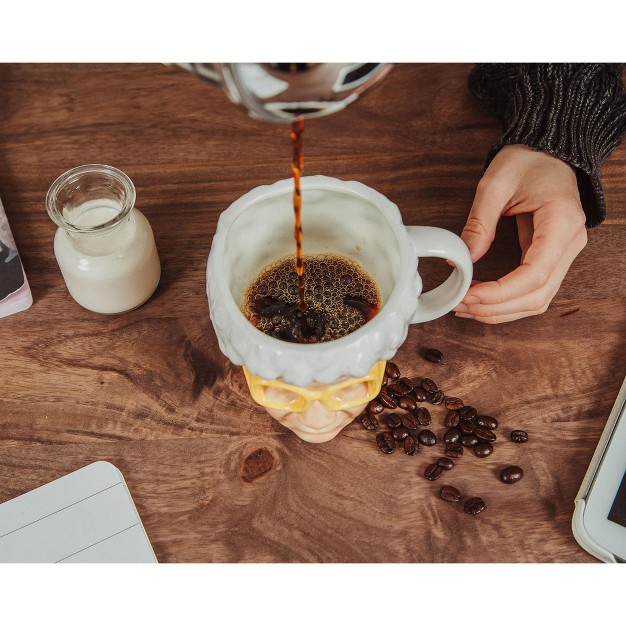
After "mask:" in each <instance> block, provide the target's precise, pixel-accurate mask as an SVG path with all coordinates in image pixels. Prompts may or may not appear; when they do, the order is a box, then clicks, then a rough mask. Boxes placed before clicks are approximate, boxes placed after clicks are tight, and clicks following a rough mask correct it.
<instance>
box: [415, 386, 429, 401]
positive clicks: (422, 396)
mask: <svg viewBox="0 0 626 626" xmlns="http://www.w3.org/2000/svg"><path fill="white" fill-rule="evenodd" d="M411 395H412V396H413V397H414V398H415V399H416V400H417V402H426V398H427V397H428V394H427V393H426V390H425V389H424V387H422V386H421V385H417V386H416V387H413V391H412V392H411Z"/></svg>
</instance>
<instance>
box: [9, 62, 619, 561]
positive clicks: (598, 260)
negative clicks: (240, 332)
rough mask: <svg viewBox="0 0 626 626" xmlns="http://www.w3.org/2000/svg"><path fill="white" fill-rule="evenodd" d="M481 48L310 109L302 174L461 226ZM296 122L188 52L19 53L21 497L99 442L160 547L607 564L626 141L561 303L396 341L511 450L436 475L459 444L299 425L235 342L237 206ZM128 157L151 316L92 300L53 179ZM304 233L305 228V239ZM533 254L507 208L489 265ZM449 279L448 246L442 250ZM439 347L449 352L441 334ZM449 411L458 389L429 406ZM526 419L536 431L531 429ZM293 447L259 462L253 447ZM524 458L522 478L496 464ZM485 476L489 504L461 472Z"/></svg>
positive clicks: (284, 555) (13, 357)
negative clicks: (76, 295) (230, 284)
mask: <svg viewBox="0 0 626 626" xmlns="http://www.w3.org/2000/svg"><path fill="white" fill-rule="evenodd" d="M469 69H470V67H469V66H468V65H426V66H422V65H401V66H397V67H396V68H395V69H394V70H393V72H392V73H391V75H390V76H389V77H388V78H387V79H385V81H384V82H383V84H382V85H381V86H380V87H378V88H376V89H375V90H374V91H372V92H371V93H370V94H368V95H367V96H366V97H364V98H363V99H362V100H360V101H359V102H357V103H356V104H354V105H352V106H351V107H349V108H348V109H346V110H345V111H343V112H341V113H340V114H336V115H332V116H329V117H327V118H321V119H317V120H311V121H310V122H308V123H307V125H306V131H305V173H306V174H318V173H319V174H326V175H329V176H335V177H338V178H343V179H356V180H360V181H362V182H364V183H366V184H367V185H370V186H372V187H374V188H376V189H377V190H379V191H380V192H382V193H383V194H385V195H386V196H388V197H389V198H390V199H391V200H393V201H394V202H396V203H397V204H398V205H399V207H400V209H401V211H402V214H403V218H404V221H405V223H407V224H424V225H434V226H441V227H443V228H448V229H450V230H452V231H454V232H456V233H460V231H461V229H462V227H463V225H464V223H465V218H466V216H467V213H468V210H469V207H470V205H471V202H472V198H473V194H474V190H475V186H476V183H477V182H478V180H479V179H480V176H481V174H482V171H483V162H484V157H485V154H486V151H487V149H488V148H489V146H490V145H491V144H492V142H493V141H495V139H496V138H497V136H498V132H499V124H498V122H497V121H496V120H494V119H493V118H492V117H490V115H489V114H488V113H486V112H485V111H484V110H483V109H482V108H481V107H480V106H479V105H478V104H477V103H476V102H475V101H474V100H473V99H472V97H471V95H470V94H469V92H468V90H467V87H466V79H467V74H468V71H469ZM289 159H290V144H289V134H288V130H287V127H279V126H273V125H270V124H265V123H261V122H256V121H252V120H250V119H249V118H248V117H247V116H246V114H245V113H244V112H242V111H240V110H239V109H237V108H236V107H235V106H234V105H232V104H231V103H230V102H228V100H227V98H226V96H225V95H224V94H223V93H222V92H221V91H220V90H218V89H212V88H210V87H209V86H207V85H206V84H204V83H202V82H201V81H199V80H198V79H196V78H194V77H193V76H191V75H190V74H187V73H186V72H184V71H183V70H181V69H179V68H176V67H170V66H165V65H158V64H154V65H139V64H133V65H80V64H72V65H2V66H0V197H1V198H2V201H3V203H4V205H5V208H6V212H7V215H8V217H9V221H10V223H11V225H12V228H13V231H14V235H15V239H16V241H17V243H18V247H19V250H20V253H21V255H22V259H23V262H24V265H25V268H26V273H27V275H28V278H29V281H30V284H31V287H32V292H33V296H34V300H35V303H34V305H33V306H32V308H30V309H29V310H28V311H25V312H23V313H20V314H17V315H14V316H11V317H8V318H5V319H2V320H0V368H1V375H0V398H1V400H0V502H4V501H6V500H9V499H10V498H14V497H16V496H18V495H20V494H22V493H24V492H26V491H29V490H31V489H34V488H35V487H38V486H40V485H42V484H44V483H46V482H48V481H50V480H53V479H55V478H58V477H60V476H62V475H64V474H66V473H68V472H71V471H73V470H76V469H78V468H80V467H82V466H84V465H86V464H88V463H91V462H93V461H96V460H107V461H110V462H111V463H113V464H115V465H116V466H117V467H118V468H119V469H120V470H121V471H122V472H123V474H124V476H125V478H126V481H127V483H128V486H129V488H130V491H131V493H132V495H133V497H134V500H135V502H136V505H137V508H138V511H139V513H140V515H141V518H142V520H143V522H144V525H145V528H146V531H147V533H148V536H149V537H150V539H151V541H152V544H153V546H154V549H155V552H156V555H157V557H158V559H159V561H161V562H168V561H169V562H190V561H197V562H215V561H217V562H221V561H238V562H241V561H246V562H249V561H263V562H267V561H272V562H274V561H289V562H294V561H316V562H320V561H321V562H381V561H384V562H404V561H412V562H414V561H428V562H432V561H434V562H484V561H498V562H509V561H534V562H537V561H553V562H554V561H559V562H563V561H584V562H587V561H593V560H594V559H593V558H592V557H591V556H589V555H588V554H587V553H586V552H585V551H584V550H583V549H582V548H580V547H579V546H578V544H577V543H576V541H575V540H574V537H573V535H572V532H571V517H572V512H573V501H574V496H575V494H576V492H577V490H578V487H579V484H580V482H581V480H582V477H583V475H584V473H585V470H586V468H587V465H588V463H589V461H590V459H591V456H592V453H593V451H594V449H595V446H596V443H597V441H598V438H599V436H600V433H601V431H602V428H603V426H604V424H605V421H606V418H607V417H608V414H609V411H610V408H611V406H612V404H613V401H614V400H615V397H616V394H617V391H618V389H619V386H620V384H621V382H622V380H623V377H624V374H625V373H626V351H625V350H624V331H625V327H626V309H625V307H624V304H625V301H624V295H623V294H624V276H625V275H626V260H625V257H624V253H623V245H624V241H625V237H626V207H625V206H624V203H623V198H624V197H626V182H625V181H626V146H622V147H620V148H618V149H617V150H616V151H615V152H614V154H613V155H612V156H611V157H610V158H609V159H608V161H607V162H606V163H605V166H604V169H603V179H604V185H605V191H606V197H607V203H608V207H609V218H608V220H607V221H606V222H605V223H604V224H603V225H602V226H601V227H599V228H597V229H595V230H592V231H591V232H590V233H589V244H588V246H587V247H586V248H585V250H584V251H583V252H582V254H581V255H580V256H579V257H578V258H577V260H576V261H575V263H574V265H573V267H572V268H571V270H570V272H569V274H568V275H567V277H566V279H565V281H564V283H563V285H562V287H561V289H560V291H559V292H558V294H557V296H556V298H555V299H554V301H553V303H552V305H551V307H550V308H549V310H548V311H547V312H546V313H545V314H543V315H541V316H539V317H534V318H528V319H524V320H520V321H517V322H513V323H509V324H506V325H498V326H488V325H484V324H480V323H477V322H475V321H471V320H463V319H458V318H455V317H454V316H453V315H447V316H445V317H443V318H441V319H439V320H436V321H433V322H429V323H426V324H422V325H421V326H420V327H417V326H416V327H413V328H411V330H410V332H409V336H408V339H407V341H406V342H405V344H404V345H403V346H402V347H401V348H400V350H399V352H398V354H397V356H396V358H395V359H394V360H395V362H396V363H397V364H398V365H399V366H400V368H401V370H402V372H403V373H404V374H405V375H407V376H409V377H417V376H428V377H430V378H432V379H433V380H435V381H436V382H438V383H439V384H440V386H441V387H442V388H443V389H444V390H445V391H446V392H448V393H450V394H452V395H458V396H460V397H461V398H463V399H464V400H465V402H466V403H469V404H473V405H474V406H476V407H478V408H479V409H480V410H481V412H483V413H488V414H490V415H492V416H495V417H497V419H498V420H499V421H500V427H499V429H498V433H499V441H498V442H496V448H495V451H494V454H493V455H492V456H491V457H489V458H487V459H478V458H475V457H473V455H468V454H466V455H465V456H464V457H463V458H462V459H460V460H459V461H458V463H457V466H456V467H455V468H454V469H453V470H452V471H451V472H450V473H449V474H448V475H446V480H445V481H443V480H440V481H438V482H429V481H427V480H425V479H424V477H423V472H424V468H425V467H426V465H427V464H428V463H429V462H430V461H431V460H432V459H434V458H437V457H438V456H441V452H442V449H441V447H440V446H439V445H438V446H437V447H436V449H424V450H423V451H422V452H421V453H420V454H418V455H417V456H415V457H407V456H405V455H404V454H400V453H397V454H395V455H391V456H385V455H383V454H381V452H380V451H379V450H378V448H377V446H376V444H375V441H374V436H373V434H372V433H370V432H368V431H365V430H364V429H363V428H362V427H361V426H360V424H358V423H353V424H352V425H350V426H349V427H347V428H346V429H345V430H344V431H342V433H341V434H340V436H338V437H337V438H336V439H334V440H333V441H331V442H329V443H326V444H318V445H313V444H307V443H304V442H302V441H301V440H299V439H298V438H296V437H295V436H294V435H293V434H291V432H290V431H287V430H285V429H284V428H283V427H282V426H280V425H279V424H278V423H277V422H276V421H274V420H273V419H271V418H270V417H269V416H268V415H267V414H266V413H265V412H264V411H263V410H262V409H261V408H259V407H258V406H257V405H255V404H254V403H253V402H252V401H251V399H250V398H249V396H248V394H247V390H246V387H245V382H244V379H243V376H242V373H241V371H240V368H238V367H235V366H233V365H231V364H230V363H229V362H228V361H227V359H226V358H225V357H223V356H222V354H221V353H220V351H219V349H218V345H217V340H216V337H215V335H214V332H213V329H212V327H211V323H210V321H209V315H208V308H207V299H206V295H205V268H206V259H207V255H208V252H209V247H210V245H211V238H212V236H213V234H214V232H215V227H216V220H217V218H218V216H219V214H220V212H221V211H222V210H223V209H225V208H226V207H227V206H228V205H229V204H230V203H231V202H232V201H234V200H235V199H236V198H238V197H239V196H241V195H242V194H243V193H245V192H246V191H248V190H249V189H251V188H252V187H254V186H257V185H260V184H266V183H271V182H274V181H275V180H278V179H282V178H287V177H288V176H289V175H290V168H289ZM83 163H108V164H111V165H114V166H116V167H119V168H120V169H122V170H123V171H125V172H126V173H127V174H128V175H129V176H130V177H131V178H132V180H133V181H134V183H135V185H136V188H137V206H138V208H140V209H141V211H142V212H144V214H145V215H146V216H147V217H148V219H149V220H150V222H151V224H152V227H153V229H154V233H155V237H156V241H157V246H158V249H159V252H160V257H161V261H162V271H163V274H162V279H161V283H160V286H159V287H158V289H157V291H156V294H155V295H154V297H153V298H152V299H151V300H150V301H149V302H148V303H147V304H145V305H144V306H142V307H141V308H139V309H138V310H135V311H132V312H130V313H126V314H122V315H115V316H103V315H97V314H94V313H91V312H89V311H86V310H84V309H82V308H81V307H80V306H78V305H77V304H76V303H75V302H74V301H73V300H72V298H71V297H70V296H69V294H68V292H67V290H66V289H65V285H64V282H63V279H62V277H61V274H60V272H59V269H58V266H57V264H56V261H55V258H54V254H53V250H52V239H53V236H54V232H55V226H54V224H53V223H52V222H51V221H50V220H49V219H48V216H47V214H46V211H45V207H44V199H45V194H46V191H47V189H48V187H49V186H50V184H51V183H52V181H53V180H54V179H55V178H56V177H57V176H58V175H59V174H61V173H62V172H63V171H65V170H67V169H69V168H70V167H73V166H76V165H79V164H83ZM305 241H306V239H305ZM518 257H519V248H518V245H517V239H516V232H515V225H514V222H513V221H512V220H511V219H505V220H503V221H502V223H501V226H500V228H499V231H498V236H497V239H496V242H495V243H494V245H493V247H492V250H491V251H490V252H489V254H488V255H487V256H486V257H485V259H484V260H482V261H481V262H479V263H478V265H477V267H476V269H475V273H476V276H477V277H478V278H480V279H486V278H495V277H499V276H502V275H503V274H504V273H506V272H508V271H510V270H511V269H513V268H514V267H515V266H516V264H517V262H518ZM421 267H422V269H421V272H422V274H423V276H424V279H425V283H426V284H427V285H430V286H432V285H434V284H435V283H437V282H438V281H441V280H442V279H443V278H444V277H445V275H446V274H447V272H449V268H448V267H447V266H446V265H445V263H443V262H435V261H429V262H425V263H423V265H422V266H421ZM431 346H432V347H436V348H438V349H439V350H441V351H442V352H443V353H444V361H443V362H442V363H441V364H433V363H430V362H428V361H425V360H424V359H423V358H422V357H421V356H420V355H419V352H420V350H422V349H423V348H425V347H431ZM431 412H432V415H433V418H434V425H435V426H434V430H435V432H436V433H438V434H442V433H443V432H444V426H443V417H444V415H445V410H444V409H443V408H442V407H441V406H439V407H431ZM514 428H523V429H525V430H527V431H528V432H529V434H530V441H529V442H528V443H527V444H525V445H516V444H513V443H512V442H511V441H509V440H508V434H509V432H510V431H511V430H512V429H514ZM258 448H264V449H266V450H267V451H269V453H270V454H271V456H272V457H273V459H274V466H273V468H272V469H271V470H270V471H269V472H267V473H266V474H264V475H262V476H260V477H258V478H257V479H256V480H253V481H252V482H246V481H244V480H243V479H242V469H243V463H244V460H245V459H246V457H247V456H248V455H249V454H250V452H251V451H253V450H256V449H258ZM508 464H517V465H520V466H522V467H523V468H524V470H525V477H524V479H523V480H522V481H521V482H520V483H518V484H516V485H513V486H509V485H504V484H502V483H501V482H500V481H499V480H498V478H497V476H498V472H499V470H500V469H501V468H502V467H504V466H505V465H508ZM443 482H448V483H450V484H453V485H456V486H457V487H458V488H459V489H461V490H462V491H463V493H465V494H467V495H468V496H470V495H478V496H482V497H483V498H484V500H485V501H486V503H487V509H486V510H485V511H484V512H483V513H482V514H481V515H479V516H477V517H472V516H470V515H467V514H465V513H463V511H462V507H460V505H452V504H450V503H447V502H444V501H443V500H441V499H439V497H438V492H439V488H440V486H441V484H442V483H443Z"/></svg>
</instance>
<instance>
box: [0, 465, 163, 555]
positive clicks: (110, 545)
mask: <svg viewBox="0 0 626 626" xmlns="http://www.w3.org/2000/svg"><path fill="white" fill-rule="evenodd" d="M0 562H2V563H61V562H62V563H71V562H73V563H154V562H156V557H155V555H154V551H153V550H152V546H151V545H150V542H149V540H148V537H147V535H146V532H145V530H144V527H143V524H142V523H141V520H140V519H139V515H138V513H137V510H136V508H135V505H134V503H133V501H132V498H131V496H130V493H129V491H128V487H127V486H126V482H125V481H124V477H123V476H122V473H121V472H120V471H119V470H118V469H117V468H116V467H115V466H114V465H111V463H107V462H105V461H98V462H96V463H92V464H91V465H87V467H83V468H82V469H79V470H77V471H75V472H72V473H71V474H68V475H67V476H63V477H62V478H59V479H58V480H55V481H53V482H51V483H48V484H47V485H43V486H42V487H39V488H38V489H35V490H33V491H30V492H28V493H25V494H24V495H21V496H19V497H17V498H15V499H13V500H9V501H8V502H5V503H4V504H0Z"/></svg>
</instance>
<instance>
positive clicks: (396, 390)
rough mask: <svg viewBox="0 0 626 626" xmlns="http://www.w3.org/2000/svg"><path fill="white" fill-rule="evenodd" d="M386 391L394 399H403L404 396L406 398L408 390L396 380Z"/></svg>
mask: <svg viewBox="0 0 626 626" xmlns="http://www.w3.org/2000/svg"><path fill="white" fill-rule="evenodd" d="M385 391H386V392H387V393H388V394H389V395H390V396H393V397H394V398H401V397H402V396H406V394H407V389H406V387H405V386H404V385H402V384H401V383H400V381H397V380H394V381H393V382H391V383H389V384H388V385H387V388H386V389H385Z"/></svg>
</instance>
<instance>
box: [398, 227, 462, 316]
mask: <svg viewBox="0 0 626 626" xmlns="http://www.w3.org/2000/svg"><path fill="white" fill-rule="evenodd" d="M406 229H407V232H408V236H409V240H410V242H411V243H412V244H413V247H414V248H415V250H416V252H417V256H418V258H420V257H439V258H441V259H449V260H450V261H452V262H453V263H454V264H455V265H456V267H455V268H454V270H453V271H452V274H450V276H449V277H448V278H447V279H446V280H445V281H444V282H443V283H441V285H439V287H435V288H434V289H431V290H430V291H428V292H426V293H422V294H420V295H419V296H418V298H417V310H416V311H415V314H414V315H413V317H412V319H411V324H415V323H418V322H429V321H430V320H434V319H437V318H438V317H441V316H442V315H445V314H446V313H448V312H449V311H451V310H452V309H453V308H454V307H455V306H456V305H457V304H458V303H459V302H461V300H462V299H463V298H464V296H465V294H466V293H467V290H468V289H469V286H470V283H471V282H472V273H473V266H472V259H471V257H470V253H469V250H468V249H467V246H466V245H465V242H464V241H463V240H462V239H461V238H460V237H458V236H457V235H455V234H454V233H451V232H450V231H449V230H445V229H443V228H436V227H434V226H406ZM417 278H418V280H417V285H418V286H420V287H419V288H421V280H420V279H419V275H418V277H417ZM419 288H418V289H419Z"/></svg>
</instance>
